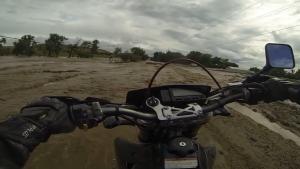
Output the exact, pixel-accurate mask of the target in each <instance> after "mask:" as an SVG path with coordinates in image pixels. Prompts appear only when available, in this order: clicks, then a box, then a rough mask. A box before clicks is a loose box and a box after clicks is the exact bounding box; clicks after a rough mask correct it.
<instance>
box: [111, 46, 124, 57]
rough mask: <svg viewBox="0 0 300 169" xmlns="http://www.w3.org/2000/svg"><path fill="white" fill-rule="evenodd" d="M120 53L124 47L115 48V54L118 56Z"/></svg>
mask: <svg viewBox="0 0 300 169" xmlns="http://www.w3.org/2000/svg"><path fill="white" fill-rule="evenodd" d="M120 53H122V48H119V47H117V48H115V50H114V52H113V54H114V55H115V56H117V55H119V54H120Z"/></svg>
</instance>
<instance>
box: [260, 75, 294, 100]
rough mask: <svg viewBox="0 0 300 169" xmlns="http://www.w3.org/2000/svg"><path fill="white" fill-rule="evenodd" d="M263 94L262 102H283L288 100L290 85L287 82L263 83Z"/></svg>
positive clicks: (268, 81)
mask: <svg viewBox="0 0 300 169" xmlns="http://www.w3.org/2000/svg"><path fill="white" fill-rule="evenodd" d="M263 85H264V87H265V90H266V91H265V93H264V97H263V101H264V102H267V103H269V102H274V101H283V100H286V99H289V92H288V88H289V86H290V85H291V82H289V81H282V80H275V79H270V80H267V81H265V82H264V83H263Z"/></svg>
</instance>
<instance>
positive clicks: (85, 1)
mask: <svg viewBox="0 0 300 169" xmlns="http://www.w3.org/2000/svg"><path fill="white" fill-rule="evenodd" d="M50 33H58V34H62V35H64V36H66V37H68V38H69V39H70V40H69V43H71V42H72V41H75V40H78V39H85V40H93V39H98V40H100V48H104V49H108V50H113V48H114V47H116V46H120V47H122V48H123V50H127V49H129V48H131V47H133V46H138V47H142V48H144V49H146V51H147V52H148V53H149V54H152V53H153V52H154V51H167V50H172V51H179V52H182V53H184V54H186V53H188V52H189V51H192V50H197V51H201V52H206V53H210V54H213V55H214V56H219V57H224V58H228V59H230V60H231V61H232V62H235V63H237V64H239V65H240V67H241V68H249V67H254V66H258V67H262V66H263V65H264V64H265V54H264V45H265V44H266V43H269V42H276V43H288V44H290V45H291V46H292V47H293V49H294V53H295V56H296V62H297V63H298V64H300V36H299V35H300V0H266V1H265V0H261V1H260V0H1V5H0V35H4V36H12V37H17V38H20V37H21V36H22V35H25V34H31V35H34V36H35V37H36V39H37V41H43V40H44V39H45V38H46V37H47V36H48V35H49V34H50Z"/></svg>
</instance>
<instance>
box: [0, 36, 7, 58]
mask: <svg viewBox="0 0 300 169" xmlns="http://www.w3.org/2000/svg"><path fill="white" fill-rule="evenodd" d="M5 44H6V39H5V38H2V39H0V56H3V55H4V54H5V50H4V45H5Z"/></svg>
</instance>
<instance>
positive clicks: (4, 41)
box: [0, 38, 6, 46]
mask: <svg viewBox="0 0 300 169" xmlns="http://www.w3.org/2000/svg"><path fill="white" fill-rule="evenodd" d="M5 44H6V39H5V38H2V39H1V40H0V45H1V46H2V45H5Z"/></svg>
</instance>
